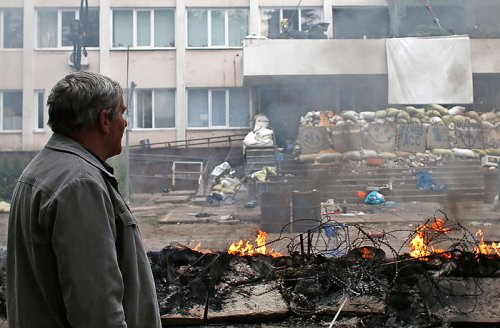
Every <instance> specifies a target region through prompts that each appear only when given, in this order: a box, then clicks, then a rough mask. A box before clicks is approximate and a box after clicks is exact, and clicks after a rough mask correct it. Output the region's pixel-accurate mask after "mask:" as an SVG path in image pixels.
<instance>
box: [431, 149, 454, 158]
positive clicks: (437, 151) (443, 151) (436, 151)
mask: <svg viewBox="0 0 500 328" xmlns="http://www.w3.org/2000/svg"><path fill="white" fill-rule="evenodd" d="M431 153H432V154H434V155H440V156H444V157H453V151H452V150H451V149H447V148H434V149H432V150H431Z"/></svg>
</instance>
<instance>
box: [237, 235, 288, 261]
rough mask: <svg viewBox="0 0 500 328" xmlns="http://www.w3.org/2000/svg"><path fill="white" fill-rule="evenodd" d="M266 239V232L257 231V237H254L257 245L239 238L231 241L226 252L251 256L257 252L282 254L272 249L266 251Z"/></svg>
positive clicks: (275, 255) (273, 254)
mask: <svg viewBox="0 0 500 328" xmlns="http://www.w3.org/2000/svg"><path fill="white" fill-rule="evenodd" d="M266 239H267V233H265V232H264V231H259V232H258V233H257V237H256V238H255V243H256V244H257V246H254V245H253V244H252V243H251V242H250V241H247V242H244V241H243V240H242V239H240V241H238V242H233V243H232V244H231V246H229V250H228V253H229V254H233V255H239V256H253V255H257V254H263V255H269V256H272V257H279V256H283V254H281V253H279V252H275V251H273V250H272V249H271V250H269V251H267V247H266Z"/></svg>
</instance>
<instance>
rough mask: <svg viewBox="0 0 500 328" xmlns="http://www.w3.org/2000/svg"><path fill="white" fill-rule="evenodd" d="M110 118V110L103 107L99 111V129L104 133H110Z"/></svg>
mask: <svg viewBox="0 0 500 328" xmlns="http://www.w3.org/2000/svg"><path fill="white" fill-rule="evenodd" d="M109 123H110V120H109V118H108V110H107V109H103V110H101V111H100V112H99V124H98V128H99V131H101V132H102V133H104V134H108V132H109V129H110V126H109Z"/></svg>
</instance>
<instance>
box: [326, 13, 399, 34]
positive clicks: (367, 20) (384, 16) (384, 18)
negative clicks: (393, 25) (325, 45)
mask: <svg viewBox="0 0 500 328" xmlns="http://www.w3.org/2000/svg"><path fill="white" fill-rule="evenodd" d="M389 30H390V19H389V10H388V9H387V8H377V7H375V8H366V7H365V8H362V7H361V8H345V9H344V8H339V9H333V37H334V38H335V39H383V38H387V37H389Z"/></svg>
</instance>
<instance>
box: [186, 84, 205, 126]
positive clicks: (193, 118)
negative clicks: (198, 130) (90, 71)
mask: <svg viewBox="0 0 500 328" xmlns="http://www.w3.org/2000/svg"><path fill="white" fill-rule="evenodd" d="M188 126H189V127H208V90H207V89H193V90H189V91H188Z"/></svg>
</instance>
